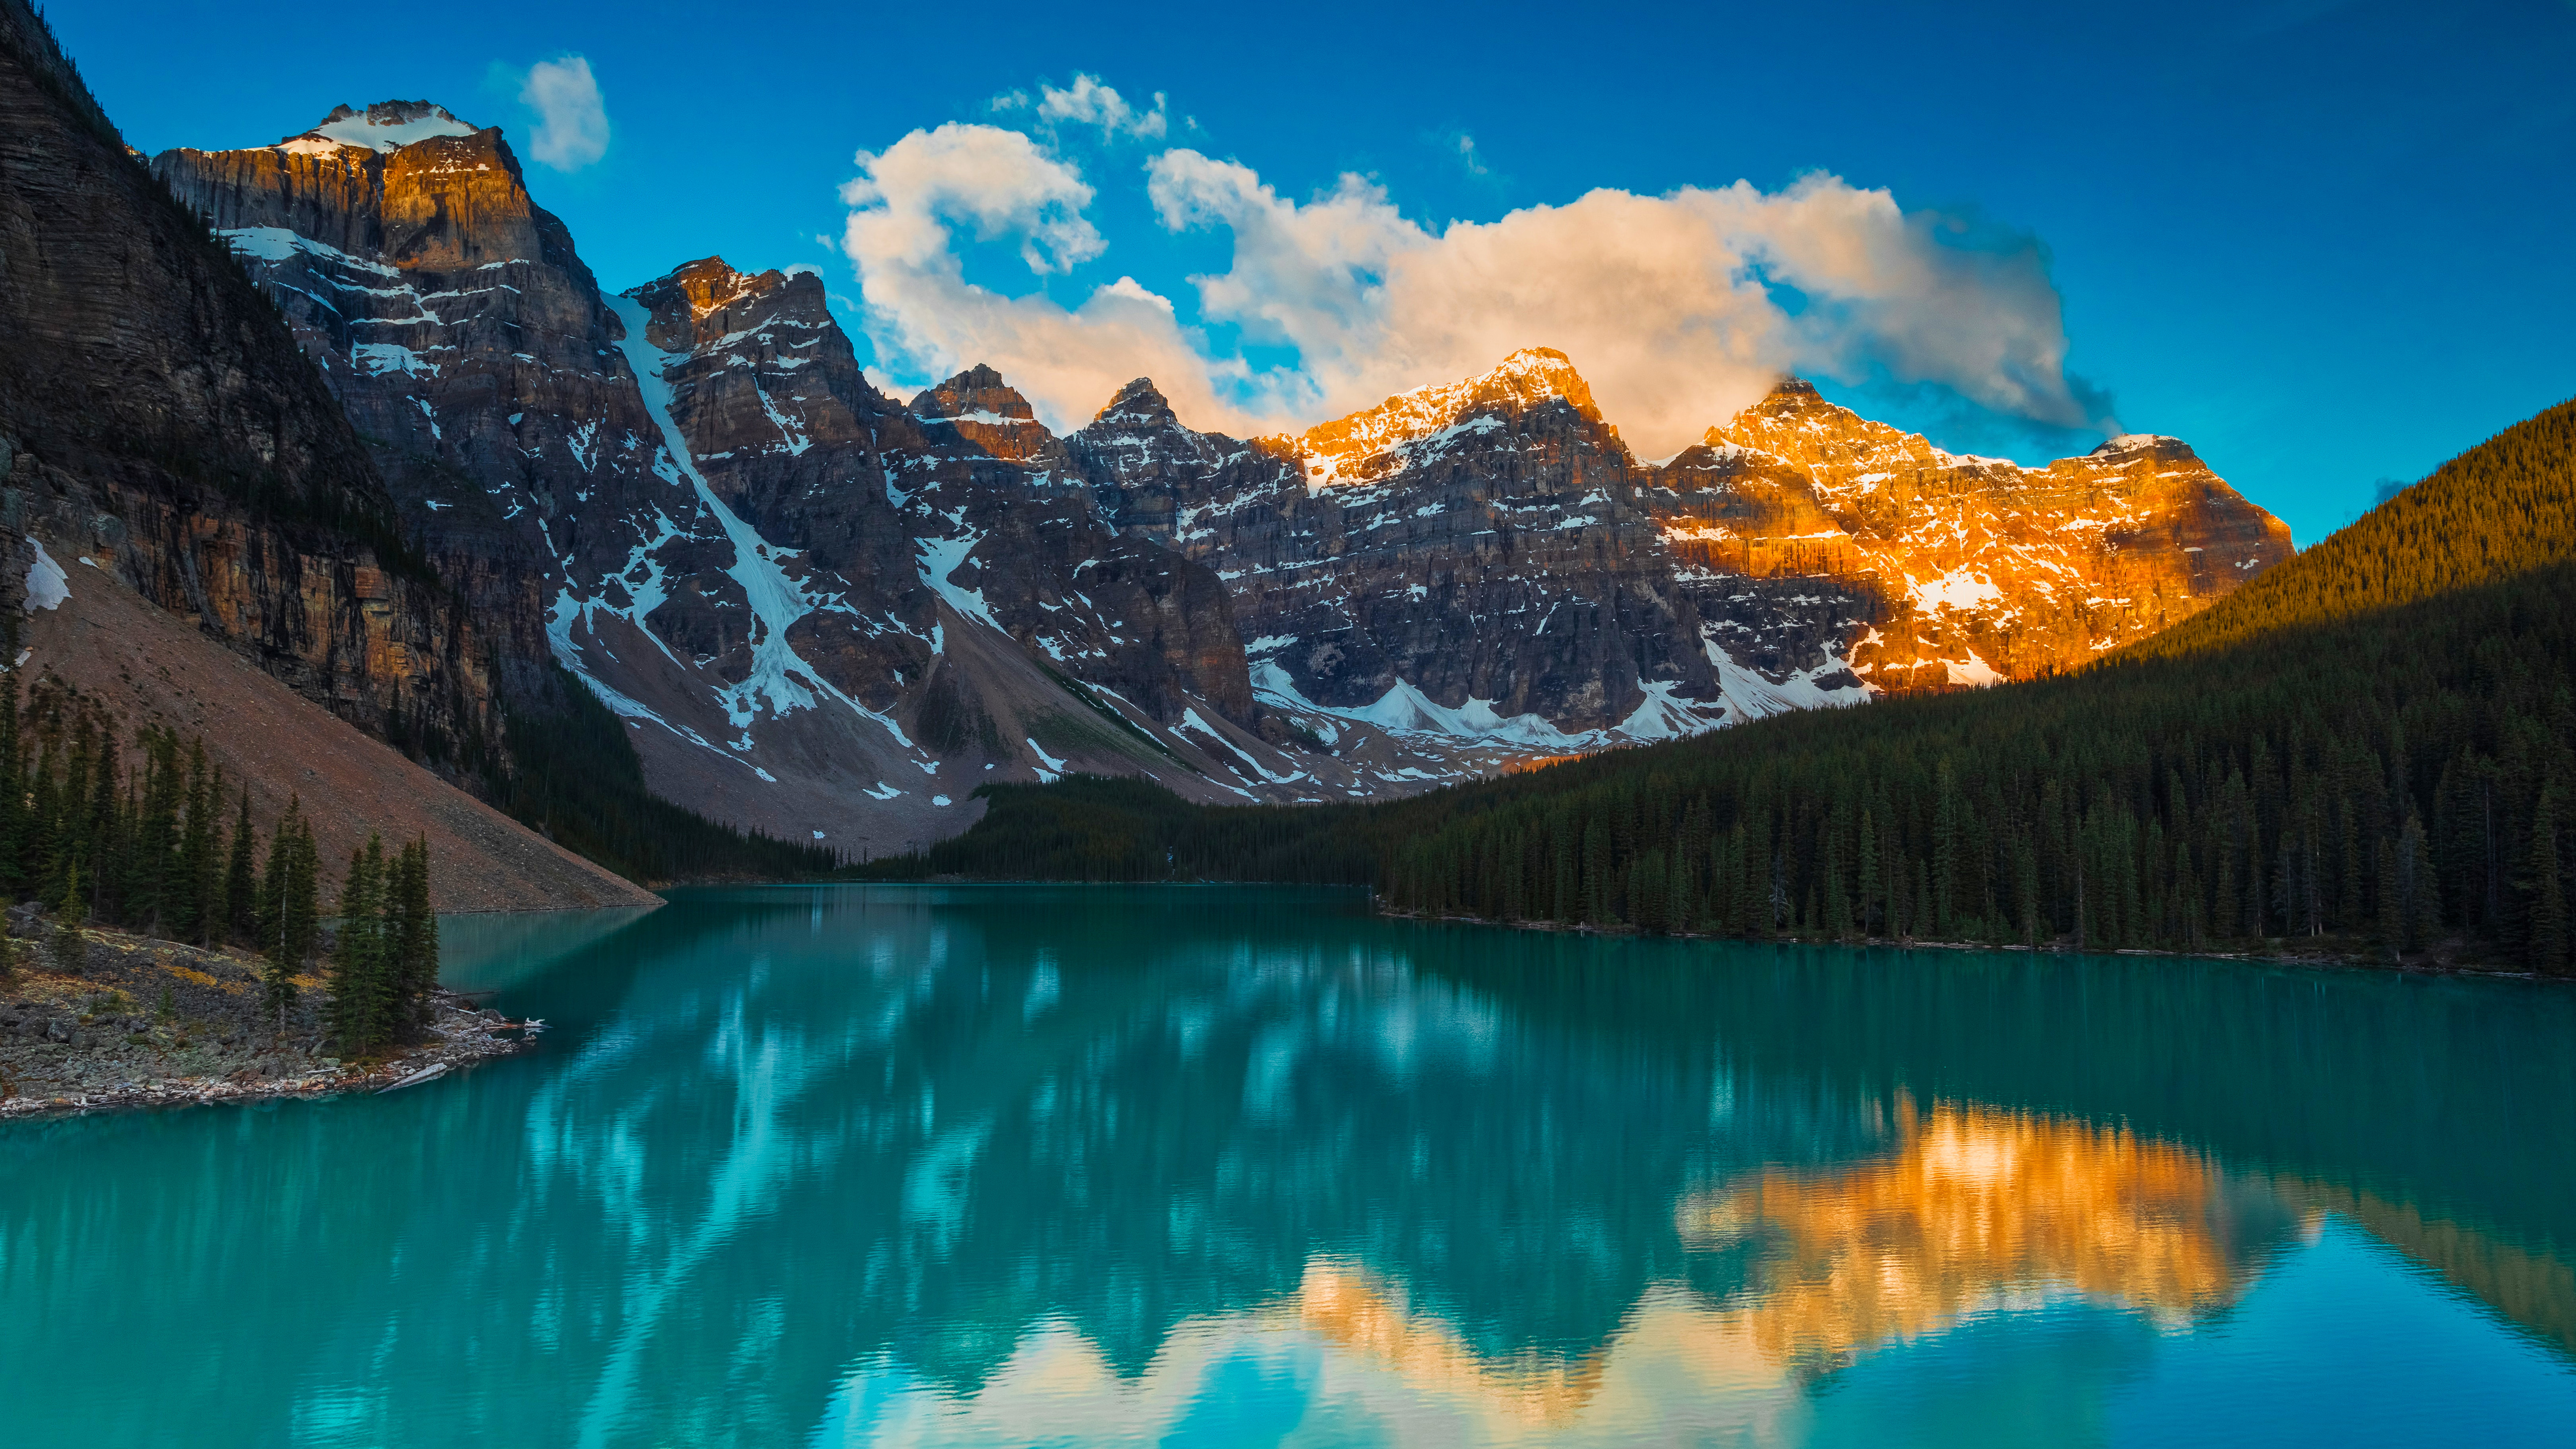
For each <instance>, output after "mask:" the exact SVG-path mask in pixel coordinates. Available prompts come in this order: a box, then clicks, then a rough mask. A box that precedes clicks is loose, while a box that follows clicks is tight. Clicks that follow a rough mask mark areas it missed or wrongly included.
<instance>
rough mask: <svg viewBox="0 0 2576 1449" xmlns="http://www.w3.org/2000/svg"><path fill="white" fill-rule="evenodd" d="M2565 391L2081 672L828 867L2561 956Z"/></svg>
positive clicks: (994, 828) (1048, 813) (2573, 586)
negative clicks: (1454, 780)
mask: <svg viewBox="0 0 2576 1449" xmlns="http://www.w3.org/2000/svg"><path fill="white" fill-rule="evenodd" d="M2571 788H2576V403H2570V404H2563V405H2561V406H2559V407H2556V408H2552V409H2550V410H2549V411H2547V412H2545V413H2542V414H2540V415H2539V416H2537V417H2534V418H2532V419H2530V420H2528V421H2526V422H2523V423H2521V424H2518V425H2516V426H2515V427H2513V428H2511V429H2508V430H2506V431H2505V432H2503V433H2501V434H2499V435H2497V436H2496V437H2495V438H2493V439H2490V440H2489V441H2487V442H2486V443H2483V444H2481V445H2479V446H2478V447H2476V448H2473V449H2471V450H2470V451H2468V452H2467V453H2464V454H2462V455H2461V456H2460V457H2458V458H2455V459H2453V460H2452V461H2451V462H2449V463H2447V464H2445V465H2443V466H2442V467H2441V468H2440V469H2438V470H2437V471H2436V472H2434V473H2433V474H2432V475H2431V476H2429V477H2427V478H2425V479H2424V480H2422V481H2421V482H2419V483H2417V484H2415V485H2414V486H2413V487H2411V488H2408V489H2406V490H2404V491H2403V492H2401V493H2399V494H2398V495H2397V496H2396V497H2394V498H2392V499H2390V500H2389V501H2388V502H2386V503H2384V504H2382V505H2381V506H2380V507H2378V508H2376V509H2374V510H2372V511H2371V512H2370V513H2368V514H2366V515H2364V516H2363V517H2362V518H2361V519H2360V520H2359V521H2357V522H2356V523H2354V524H2353V525H2351V526H2350V527H2348V528H2346V529H2344V530H2342V531H2341V532H2339V533H2337V534H2335V535H2334V536H2333V537H2331V538H2329V539H2327V540H2325V541H2324V542H2322V543H2320V544H2318V545H2316V546H2315V547H2313V548H2311V549H2309V550H2307V551H2306V552H2304V553H2302V554H2300V555H2299V556H2297V557H2296V558H2294V559H2291V560H2290V561H2288V562H2286V563H2283V564H2281V565H2279V566H2277V567H2275V568H2274V569H2273V570H2271V571H2270V572H2269V573H2267V574H2266V575H2265V576H2263V577H2262V578H2260V579H2258V580H2256V581H2255V582H2253V583H2252V584H2249V585H2248V586H2246V587H2245V588H2243V589H2241V590H2239V591H2238V592H2236V593H2235V594H2233V595H2231V596H2230V597H2228V598H2227V599H2225V600H2223V601H2222V602H2220V603H2219V604H2218V605H2216V606H2215V607H2213V608H2211V609H2209V610H2208V611H2206V612H2205V613H2202V614H2200V615H2198V616H2196V617H2194V618H2192V619H2190V620H2188V621H2186V622H2185V623H2184V624H2182V625H2180V626H2177V627H2176V628H2174V629H2172V630H2170V631H2167V632H2166V633H2164V634H2161V635H2158V636H2155V637H2153V638H2151V639H2149V640H2146V641H2143V642H2142V643H2140V644H2139V645H2136V646H2134V647H2132V648H2129V649H2125V650H2122V651H2120V652H2118V653H2116V654H2114V655H2111V656H2108V657H2106V658H2104V659H2102V660H2101V661H2099V662H2097V663H2096V664H2094V665H2092V666H2090V667H2088V668H2086V669H2083V670H2081V671H2079V672H2076V673H2073V674H2069V675H2065V676H2060V677H2057V678H2052V679H2045V680H2039V681H2034V682H2030V683H2024V684H2015V685H2006V686H2001V687H1997V688H1993V689H1986V690H1970V691H1959V692H1955V693H1951V694H1947V695H1941V696H1936V697H1931V698H1916V699H1903V700H1894V701H1885V702H1880V703H1876V704H1873V705H1871V706H1869V707H1868V708H1865V709H1855V710H1846V711H1825V712H1817V713H1805V714H1795V715H1788V716H1782V717H1776V718H1773V719H1770V720H1765V721H1761V722H1758V723H1755V724H1751V725H1746V726H1742V727H1738V728H1733V729H1728V730H1725V731H1722V732H1719V733H1717V734H1714V735H1707V736H1701V737H1699V738H1695V739H1691V740H1685V741H1681V742H1677V743H1673V744H1666V745H1657V746H1653V747H1649V748H1643V749H1635V750H1627V751H1620V752H1615V753H1611V754H1605V755H1596V756H1592V757H1589V758H1586V759H1582V760H1578V761H1575V762H1571V763H1568V764H1564V765H1559V766H1556V767H1553V768H1549V769H1545V770H1541V771H1538V772H1535V773H1530V774H1524V775H1517V776H1512V777H1508V778H1505V779H1501V780H1496V781H1490V782H1485V783H1481V784H1477V785H1472V786H1465V787H1460V788H1456V789H1450V790H1443V791H1439V792H1437V793H1434V794H1431V795H1427V796H1422V797H1418V798H1416V799H1412V800H1407V801H1400V802H1395V803H1390V804H1385V805H1378V806H1366V807H1344V806H1325V807H1308V808H1303V809H1299V808H1283V807H1256V808H1239V809H1238V808H1229V809H1209V808H1202V807H1197V806H1192V805H1189V804H1186V803H1184V802H1182V801H1180V800H1178V799H1177V798H1175V797H1172V796H1170V795H1169V794H1167V793H1166V792H1164V791H1162V790H1160V789H1158V788H1156V787H1153V786H1150V785H1146V784H1143V783H1141V782H1135V781H1125V780H1098V779H1069V780H1066V781H1063V782H1060V783H1058V784H1055V785H1051V786H995V787H990V788H989V789H988V790H987V792H986V794H987V797H988V799H989V801H990V809H989V812H988V813H987V815H986V816H985V818H984V819H983V820H982V821H981V822H979V823H978V825H977V826H976V827H975V829H973V830H972V831H970V832H968V833H967V834H966V835H964V836H962V837H960V838H958V839H956V840H952V841H948V842H945V843H943V844H941V845H938V846H935V847H933V848H932V849H931V850H930V851H928V852H926V853H925V854H922V855H916V856H911V857H905V858H902V859H897V860H888V861H880V862H877V863H875V864H873V865H872V866H870V867H868V868H866V871H865V872H864V873H866V874H868V875H872V876H877V877H883V878H900V877H906V876H910V877H920V876H930V875H940V876H959V877H966V878H981V879H1028V878H1042V879H1073V880H1169V879H1183V880H1190V879H1206V880H1220V879H1232V880H1290V881H1313V882H1338V883H1349V884H1366V885H1371V886H1374V887H1375V888H1376V889H1377V890H1378V892H1379V893H1380V895H1381V897H1382V899H1383V900H1384V902H1385V903H1386V904H1387V905H1389V906H1390V907H1392V908H1394V909H1397V910H1405V911H1417V912H1422V913H1427V914H1433V915H1464V916H1475V917H1481V918H1485V919H1492V920H1505V921H1527V922H1551V923H1557V924H1562V925H1582V926H1590V927H1598V928H1606V929H1633V930H1639V931H1646V932H1707V933H1715V934H1721V935H1728V936H1746V937H1762V936H1782V935H1785V936H1797V937H1804V938H1809V939H1857V938H1863V937H1868V938H1878V939H1899V940H1902V939H1930V940H1941V941H1964V942H1983V943H1991V944H2021V945H2050V944H2056V945H2065V946H2071V947H2075V948H2081V949H2091V950H2108V949H2121V948H2150V949H2167V950H2187V951H2197V950H2225V949H2241V948H2248V947H2264V946H2270V947H2274V948H2277V947H2281V946H2291V947H2296V946H2299V945H2302V944H2307V945H2315V946H2317V947H2319V948H2321V949H2327V950H2336V951H2345V952H2352V953H2357V954H2369V955H2373V956H2378V957H2381V958H2401V959H2414V958H2418V957H2420V956H2421V955H2422V954H2423V953H2426V952H2438V953H2440V954H2442V955H2443V956H2444V957H2445V958H2447V959H2454V960H2460V961H2485V962H2494V963H2499V964H2518V965H2521V966H2525V967H2528V968H2532V969H2537V970H2541V971H2547V972H2563V971H2566V970H2568V969H2569V967H2570V923H2569V920H2568V909H2569V906H2568V896H2569V893H2570V889H2571V887H2570V881H2569V866H2570V847H2571V842H2570V839H2569V827H2570V823H2571V816H2576V799H2571V795H2570V792H2571Z"/></svg>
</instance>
